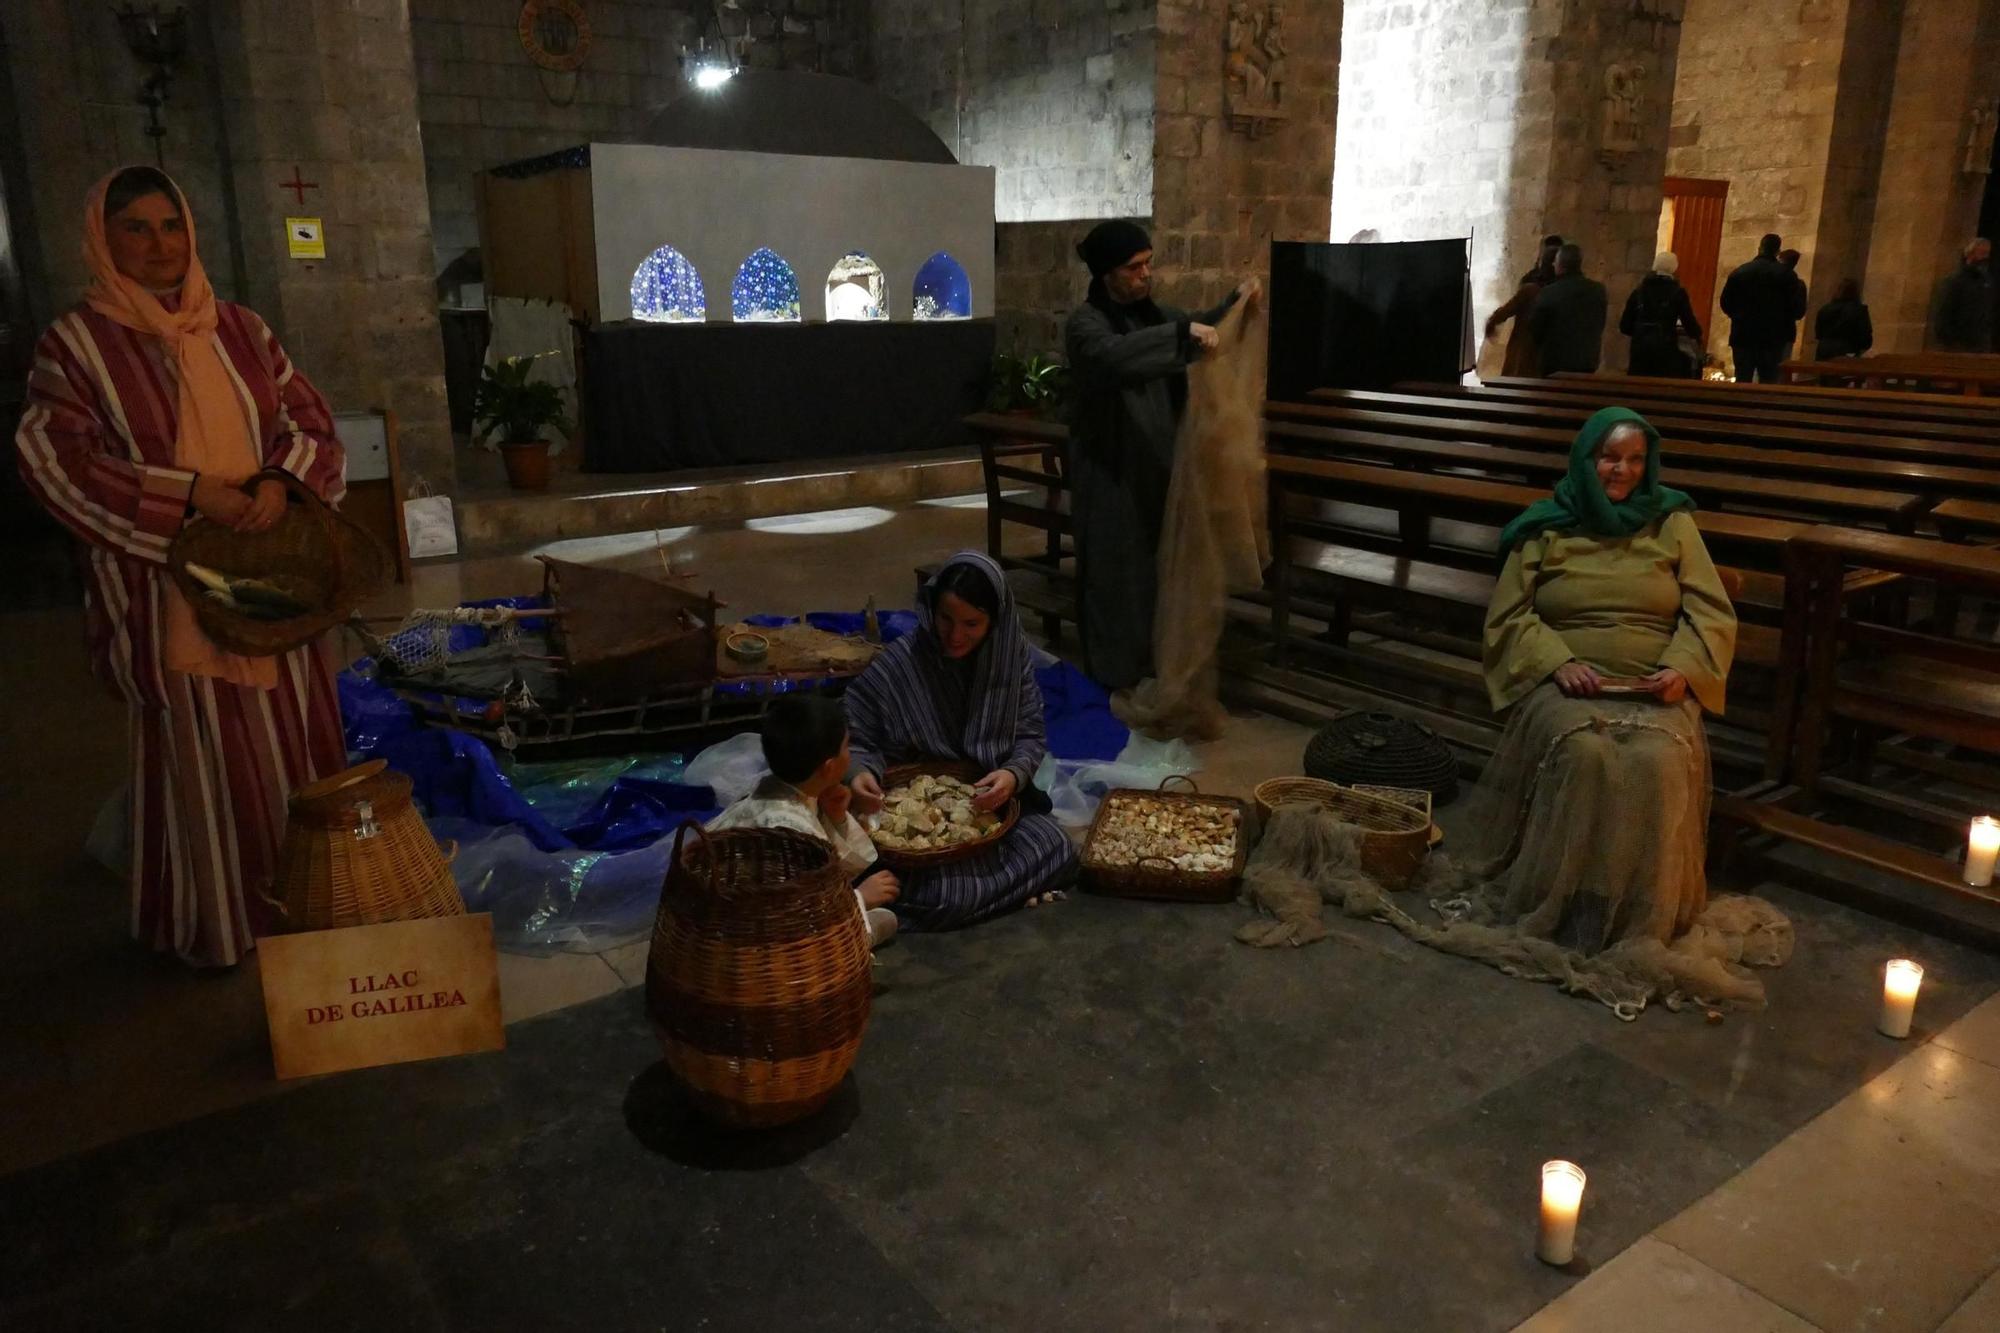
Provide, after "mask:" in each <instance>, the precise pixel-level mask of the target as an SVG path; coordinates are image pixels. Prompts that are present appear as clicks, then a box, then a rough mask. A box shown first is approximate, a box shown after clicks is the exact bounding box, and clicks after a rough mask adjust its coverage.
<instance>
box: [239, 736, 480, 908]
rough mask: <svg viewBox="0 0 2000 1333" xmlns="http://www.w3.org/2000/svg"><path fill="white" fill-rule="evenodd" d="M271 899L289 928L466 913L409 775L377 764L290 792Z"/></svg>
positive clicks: (373, 763)
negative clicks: (417, 802) (419, 809)
mask: <svg viewBox="0 0 2000 1333" xmlns="http://www.w3.org/2000/svg"><path fill="white" fill-rule="evenodd" d="M273 896H274V897H275V898H276V899H277V902H278V906H279V908H280V910H281V911H282V912H283V914H284V924H285V926H286V927H287V928H288V929H292V930H327V929H331V928H333V927H336V926H372V925H376V924H379V923H381V922H384V921H410V920H415V919H417V918H420V917H433V916H463V915H465V900H464V899H462V898H460V897H459V895H458V885H457V884H456V883H454V882H453V880H452V877H451V865H450V862H449V859H448V857H447V855H446V854H445V853H444V852H441V851H439V850H438V845H437V840H436V839H434V838H432V837H431V834H430V830H429V829H427V828H425V827H424V821H423V816H421V815H420V814H418V813H417V807H416V805H415V804H414V803H413V802H412V801H411V800H410V779H409V778H408V777H406V776H405V775H403V774H401V773H398V772H396V771H394V770H393V769H391V768H390V767H389V766H388V765H387V764H386V763H384V762H383V761H382V760H380V759H371V760H369V761H368V762H367V763H365V764H361V765H359V766H357V767H355V768H350V769H348V770H347V771H346V772H344V773H336V774H334V775H333V776H332V777H330V778H325V779H322V780H321V781H319V782H315V783H312V784H311V785H310V786H305V787H301V788H299V789H298V790H297V791H296V792H294V793H292V800H291V807H290V814H289V817H288V818H287V820H286V823H285V844H284V847H283V848H282V849H281V850H280V851H279V853H278V872H277V875H276V878H275V882H274V893H273Z"/></svg>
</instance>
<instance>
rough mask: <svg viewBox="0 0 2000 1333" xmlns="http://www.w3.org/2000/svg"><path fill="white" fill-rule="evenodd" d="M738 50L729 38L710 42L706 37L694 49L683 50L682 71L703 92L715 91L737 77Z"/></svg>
mask: <svg viewBox="0 0 2000 1333" xmlns="http://www.w3.org/2000/svg"><path fill="white" fill-rule="evenodd" d="M737 69H738V65H737V63H736V52H735V51H734V50H733V49H732V47H731V46H730V44H729V42H728V40H727V39H723V40H720V41H718V42H716V43H715V44H714V45H713V46H711V45H710V44H709V41H708V39H707V38H706V37H704V38H702V39H701V42H700V43H699V44H698V45H697V46H696V47H695V49H694V50H692V51H689V50H687V49H686V48H682V50H681V72H682V73H683V74H685V75H686V76H687V79H688V82H690V83H692V84H693V85H694V86H695V87H697V88H699V89H701V90H702V91H703V92H713V91H715V90H716V89H717V88H720V87H721V86H722V85H723V84H725V83H727V82H729V81H730V80H731V79H733V78H735V77H736V71H737Z"/></svg>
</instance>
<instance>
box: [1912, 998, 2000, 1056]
mask: <svg viewBox="0 0 2000 1333" xmlns="http://www.w3.org/2000/svg"><path fill="white" fill-rule="evenodd" d="M1921 998H1922V997H1921V996H1919V999H1920V1000H1921ZM1937 1044H1938V1045H1939V1046H1943V1047H1946V1048H1948V1049H1950V1050H1954V1051H1957V1052H1958V1053H1959V1054H1960V1055H1969V1056H1971V1057H1972V1058H1973V1059H1975V1060H1983V1061H1985V1062H1986V1063H1987V1064H1989V1065H1993V1066H1996V1067H2000V996H1995V997H1994V998H1993V999H1990V1000H1988V1001H1986V1002H1985V1003H1984V1004H1982V1005H1980V1006H1979V1007H1978V1008H1976V1009H1974V1010H1973V1011H1972V1012H1971V1013H1969V1014H1967V1015H1966V1016H1965V1017H1963V1018H1961V1019H1959V1020H1958V1021H1957V1022H1956V1023H1953V1024H1952V1025H1951V1026H1950V1027H1948V1028H1946V1029H1945V1030H1944V1031H1942V1032H1940V1033H1938V1035H1937Z"/></svg>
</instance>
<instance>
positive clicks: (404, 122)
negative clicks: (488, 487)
mask: <svg viewBox="0 0 2000 1333" xmlns="http://www.w3.org/2000/svg"><path fill="white" fill-rule="evenodd" d="M211 18H212V21H213V32H214V38H215V45H216V48H217V56H218V60H219V65H220V71H221V85H222V89H223V113H224V122H225V126H226V131H227V142H228V147H227V154H228V167H229V170H230V172H231V174H232V179H233V184H234V193H235V197H236V203H237V214H238V218H239V221H240V234H241V237H242V246H243V252H244V255H245V258H246V261H247V263H246V268H247V270H248V274H249V290H248V293H247V295H246V300H247V302H248V304H249V305H250V306H251V307H252V308H254V309H255V310H257V311H258V313H259V314H261V315H263V316H264V318H265V319H267V320H268V321H270V323H271V325H272V326H273V327H274V328H275V329H276V330H277V331H278V335H279V337H280V338H281V339H283V341H284V343H285V347H286V350H287V351H289V352H290V353H291V356H292V359H293V360H294V361H296V362H297V363H298V364H299V366H300V367H301V368H302V369H304V370H305V372H306V373H307V374H308V375H309V376H311V378H312V380H313V382H314V383H315V384H317V385H318V386H319V387H320V389H321V390H322V391H323V392H324V393H325V394H326V396H327V397H328V399H329V400H331V401H332V403H333V404H334V406H335V407H336V408H337V409H342V410H355V411H359V410H367V409H371V408H386V409H388V410H390V411H392V412H394V413H395V414H396V418H397V421H398V422H399V424H400V426H401V454H402V464H403V472H404V477H405V480H406V482H414V481H416V480H418V479H421V480H423V481H425V482H427V483H429V485H430V486H431V488H432V489H433V490H435V491H438V492H440V493H449V492H450V491H452V490H453V489H454V488H455V484H456V464H455V459H454V457H453V446H452V438H451V427H450V423H449V420H448V417H447V415H446V411H445V399H444V347H443V342H442V340H441V337H440V334H439V330H438V318H437V298H436V294H435V290H434V288H433V278H432V254H431V227H430V204H429V197H428V195H427V193H426V191H425V185H424V157H423V143H422V140H421V138H420V136H419V133H418V121H417V82H416V68H415V62H414V59H413V57H412V55H411V48H410V20H409V12H408V7H407V5H406V3H405V0H217V3H215V4H214V5H213V7H212V10H211ZM294 167H296V168H297V169H298V171H299V172H300V173H301V175H302V177H303V178H304V179H305V180H308V181H313V182H317V188H316V189H313V190H310V191H308V192H307V193H306V199H305V202H304V203H303V204H301V203H299V202H298V201H297V198H296V196H295V195H294V193H293V192H292V191H290V190H287V189H284V188H283V187H281V186H280V184H279V182H280V181H284V180H288V179H292V171H293V168H294ZM294 215H302V216H309V217H318V218H320V219H322V220H323V222H324V224H325V236H326V258H325V259H324V260H295V259H292V258H290V257H289V254H288V251H287V246H286V239H285V218H286V217H288V216H294Z"/></svg>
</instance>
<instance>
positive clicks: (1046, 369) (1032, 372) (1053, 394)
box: [986, 352, 1070, 417]
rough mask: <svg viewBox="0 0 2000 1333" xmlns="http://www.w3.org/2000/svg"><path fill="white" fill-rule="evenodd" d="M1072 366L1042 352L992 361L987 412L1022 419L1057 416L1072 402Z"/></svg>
mask: <svg viewBox="0 0 2000 1333" xmlns="http://www.w3.org/2000/svg"><path fill="white" fill-rule="evenodd" d="M1069 388H1070V377H1069V367H1068V366H1066V365H1064V364H1063V363H1062V362H1060V361H1058V360H1056V359H1055V358H1053V357H1047V356H1043V355H1041V354H1040V353H1039V352H1038V353H1036V354H1034V355H1033V356H1029V357H1025V358H1024V357H1018V356H1011V355H1009V354H1007V353H1005V352H1002V353H1001V354H1000V355H999V356H996V357H994V358H993V374H992V377H991V378H990V379H989V380H988V381H987V391H986V409H987V411H989V412H1011V413H1016V414H1019V415H1022V416H1041V417H1058V416H1061V415H1062V409H1063V407H1064V405H1065V404H1066V403H1067V402H1068V401H1069Z"/></svg>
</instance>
